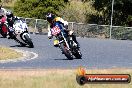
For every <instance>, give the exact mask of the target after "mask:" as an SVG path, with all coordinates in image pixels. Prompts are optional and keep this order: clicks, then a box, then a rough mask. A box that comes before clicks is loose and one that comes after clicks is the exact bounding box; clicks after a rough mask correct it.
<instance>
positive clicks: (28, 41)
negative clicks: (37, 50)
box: [24, 35, 34, 48]
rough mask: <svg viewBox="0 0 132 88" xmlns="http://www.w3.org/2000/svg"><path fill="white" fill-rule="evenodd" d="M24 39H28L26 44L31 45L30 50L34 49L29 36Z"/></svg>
mask: <svg viewBox="0 0 132 88" xmlns="http://www.w3.org/2000/svg"><path fill="white" fill-rule="evenodd" d="M24 38H25V39H26V43H27V44H28V45H29V48H34V45H33V42H32V40H31V39H30V38H29V36H28V35H24Z"/></svg>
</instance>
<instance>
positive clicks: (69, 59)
mask: <svg viewBox="0 0 132 88" xmlns="http://www.w3.org/2000/svg"><path fill="white" fill-rule="evenodd" d="M74 59H78V58H73V59H72V60H74ZM81 59H82V58H81ZM54 60H70V59H54ZM78 60H80V59H78Z"/></svg>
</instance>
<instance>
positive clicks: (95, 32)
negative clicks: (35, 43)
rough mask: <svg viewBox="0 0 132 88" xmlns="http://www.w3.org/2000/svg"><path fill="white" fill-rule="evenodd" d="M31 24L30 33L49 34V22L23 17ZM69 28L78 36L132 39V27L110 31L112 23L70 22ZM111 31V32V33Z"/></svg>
mask: <svg viewBox="0 0 132 88" xmlns="http://www.w3.org/2000/svg"><path fill="white" fill-rule="evenodd" d="M21 19H23V20H25V21H26V22H27V24H28V26H29V31H30V33H34V34H47V32H48V30H47V28H48V22H47V21H46V20H43V19H33V18H21ZM68 28H69V29H74V30H75V33H76V35H77V36H81V37H90V38H110V35H111V38H112V39H130V40H131V39H132V27H123V26H113V27H112V31H111V32H110V25H97V24H84V23H76V22H69V26H68ZM110 33H111V34H110Z"/></svg>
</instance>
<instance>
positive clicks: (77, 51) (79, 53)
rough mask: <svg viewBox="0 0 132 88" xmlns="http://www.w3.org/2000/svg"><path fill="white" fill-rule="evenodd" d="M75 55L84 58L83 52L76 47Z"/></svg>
mask: <svg viewBox="0 0 132 88" xmlns="http://www.w3.org/2000/svg"><path fill="white" fill-rule="evenodd" d="M74 56H75V57H76V58H77V59H82V53H81V51H80V50H79V49H76V50H75V53H74Z"/></svg>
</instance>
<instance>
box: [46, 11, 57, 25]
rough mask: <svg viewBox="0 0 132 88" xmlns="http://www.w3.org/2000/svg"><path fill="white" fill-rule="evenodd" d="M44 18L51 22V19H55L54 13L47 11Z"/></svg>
mask: <svg viewBox="0 0 132 88" xmlns="http://www.w3.org/2000/svg"><path fill="white" fill-rule="evenodd" d="M46 19H47V21H48V22H49V23H52V21H53V20H54V19H55V15H54V14H52V13H48V14H47V15H46Z"/></svg>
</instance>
